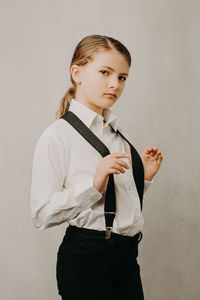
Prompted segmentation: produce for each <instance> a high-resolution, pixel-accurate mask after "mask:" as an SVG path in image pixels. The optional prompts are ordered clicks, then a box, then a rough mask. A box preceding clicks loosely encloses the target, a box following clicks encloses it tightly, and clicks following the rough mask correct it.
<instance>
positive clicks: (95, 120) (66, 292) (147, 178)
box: [31, 35, 163, 300]
mask: <svg viewBox="0 0 200 300" xmlns="http://www.w3.org/2000/svg"><path fill="white" fill-rule="evenodd" d="M130 66H131V56H130V53H129V51H128V50H127V48H126V47H125V46H124V45H123V44H122V43H121V42H119V41H118V40H116V39H113V38H111V37H108V36H102V35H90V36H86V37H85V38H83V39H82V40H81V41H80V42H79V44H78V45H77V47H76V49H75V51H74V54H73V57H72V61H71V65H70V73H71V82H72V84H73V86H72V87H71V88H69V89H68V91H67V92H66V94H65V95H64V97H63V99H62V100H61V103H60V107H59V110H58V111H57V114H56V120H55V121H54V122H53V123H52V124H50V125H49V126H48V128H46V129H45V130H44V132H43V134H42V135H41V136H40V138H39V140H38V142H37V145H36V147H35V152H34V158H33V166H32V184H31V214H32V219H33V223H34V225H35V226H36V228H38V229H40V230H44V229H46V228H49V227H52V226H56V225H59V224H61V223H63V222H65V223H66V225H67V228H66V232H65V235H64V237H63V240H62V243H61V244H60V247H59V249H58V253H57V265H56V279H57V286H58V293H59V295H61V297H62V300H66V299H70V300H71V299H73V300H78V299H88V300H94V299H95V300H100V299H103V300H108V299H109V300H111V299H113V300H118V299H133V300H134V299H135V300H136V299H138V300H142V299H144V294H143V289H142V283H141V278H140V266H139V264H138V262H137V256H138V243H139V241H140V240H141V238H142V233H141V230H142V227H143V223H144V220H143V216H142V213H141V209H142V198H143V193H144V192H145V191H146V190H147V188H148V186H149V185H150V184H151V182H152V180H153V177H154V176H155V174H156V173H157V171H158V170H159V168H160V165H161V162H162V159H163V157H162V154H161V152H160V151H159V149H158V148H157V147H147V148H146V149H145V150H144V152H143V153H142V154H141V156H140V155H139V154H138V153H137V151H136V150H135V148H134V147H133V145H132V144H131V143H130V142H129V141H128V139H127V134H126V133H123V131H122V129H121V128H120V126H119V121H118V119H117V117H116V115H115V114H114V113H113V112H112V110H111V109H110V108H111V107H112V106H113V104H115V102H116V101H117V100H118V99H119V97H120V95H121V93H122V92H123V89H124V86H125V81H126V79H127V77H128V73H129V69H130Z"/></svg>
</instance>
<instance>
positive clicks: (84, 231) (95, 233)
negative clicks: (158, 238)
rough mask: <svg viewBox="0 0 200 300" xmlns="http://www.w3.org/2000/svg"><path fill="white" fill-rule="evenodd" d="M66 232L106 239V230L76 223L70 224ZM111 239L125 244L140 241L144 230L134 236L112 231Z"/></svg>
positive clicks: (93, 238) (72, 234) (75, 235)
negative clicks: (75, 224) (85, 226)
mask: <svg viewBox="0 0 200 300" xmlns="http://www.w3.org/2000/svg"><path fill="white" fill-rule="evenodd" d="M66 234H70V236H73V237H80V238H81V237H83V238H86V239H91V240H96V241H101V240H102V241H103V240H105V230H103V231H100V230H95V229H89V228H84V227H78V226H74V225H71V224H70V225H69V226H68V227H67V229H66ZM110 238H111V239H113V240H118V241H120V242H122V243H124V244H129V243H130V244H132V243H134V242H136V243H139V242H140V241H141V239H142V232H138V233H137V234H136V235H134V236H126V235H121V234H118V233H115V232H111V236H110Z"/></svg>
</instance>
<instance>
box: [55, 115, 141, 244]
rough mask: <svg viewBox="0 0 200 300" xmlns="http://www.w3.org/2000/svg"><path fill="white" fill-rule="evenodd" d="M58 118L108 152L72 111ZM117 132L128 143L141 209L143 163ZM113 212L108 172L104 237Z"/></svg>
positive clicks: (111, 184)
mask: <svg viewBox="0 0 200 300" xmlns="http://www.w3.org/2000/svg"><path fill="white" fill-rule="evenodd" d="M60 118H63V119H64V120H65V121H67V122H68V123H69V124H71V126H73V127H74V128H75V129H76V130H77V131H78V132H79V133H80V134H81V135H82V136H83V137H84V138H85V139H86V140H87V141H88V142H89V143H90V144H91V145H92V146H93V147H94V148H95V149H96V150H97V151H98V152H99V153H100V154H101V155H102V156H103V157H104V156H106V155H108V154H110V151H109V149H108V148H107V147H106V145H105V144H104V143H103V142H102V141H101V140H100V139H99V138H98V137H97V136H96V135H95V134H94V133H93V132H92V131H91V130H90V129H89V128H88V127H87V126H86V125H85V123H83V122H82V121H81V120H80V119H79V118H78V116H77V115H76V114H74V113H73V112H72V111H67V112H66V113H65V114H64V115H63V116H61V117H60ZM111 128H112V126H111ZM112 129H113V128H112ZM113 131H114V129H113ZM117 133H118V134H120V135H121V136H122V137H123V138H124V139H125V140H126V141H127V142H128V143H129V145H130V147H131V156H132V168H133V176H134V180H135V184H136V188H137V191H138V195H139V198H140V205H141V209H142V200H143V191H144V168H143V163H142V160H141V158H140V155H139V154H138V152H137V151H136V149H135V148H134V147H133V145H132V144H131V143H130V142H129V141H128V140H127V139H126V138H125V137H124V136H123V135H122V133H120V132H119V130H117ZM115 212H116V197H115V188H114V177H113V174H110V175H109V181H108V185H107V189H106V194H105V202H104V215H105V224H106V226H105V227H106V236H105V238H106V239H109V238H110V234H111V230H112V225H113V221H114V217H115Z"/></svg>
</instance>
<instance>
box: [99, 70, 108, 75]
mask: <svg viewBox="0 0 200 300" xmlns="http://www.w3.org/2000/svg"><path fill="white" fill-rule="evenodd" d="M100 72H107V73H108V71H106V70H102V71H100ZM102 74H103V73H102Z"/></svg>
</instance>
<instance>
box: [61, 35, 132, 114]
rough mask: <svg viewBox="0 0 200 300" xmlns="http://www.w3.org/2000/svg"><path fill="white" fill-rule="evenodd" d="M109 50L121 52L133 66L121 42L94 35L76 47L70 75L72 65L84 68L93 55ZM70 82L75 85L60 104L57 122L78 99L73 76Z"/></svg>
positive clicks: (84, 39) (87, 37) (85, 38)
mask: <svg viewBox="0 0 200 300" xmlns="http://www.w3.org/2000/svg"><path fill="white" fill-rule="evenodd" d="M108 50H117V51H119V52H120V53H121V54H122V55H123V56H124V58H125V59H126V61H127V63H128V65H129V67H130V66H131V55H130V53H129V51H128V49H127V48H126V47H125V46H124V45H123V44H122V43H121V42H120V41H118V40H116V39H114V38H112V37H108V36H105V35H99V34H93V35H88V36H86V37H84V38H83V39H82V40H81V41H80V42H79V43H78V45H77V46H76V48H75V50H74V53H73V56H72V60H71V64H70V74H71V67H72V65H74V64H76V65H78V66H83V65H85V64H87V63H88V62H89V61H92V59H93V54H95V53H96V52H100V51H108ZM70 80H71V82H72V84H73V85H72V86H71V87H70V88H69V89H68V90H67V91H66V93H65V95H64V96H63V97H62V99H61V100H60V102H59V108H58V110H57V112H56V120H57V119H59V118H60V117H61V116H63V115H64V114H65V113H66V112H67V111H68V109H69V106H70V102H71V99H72V98H75V97H76V82H75V81H74V80H73V78H72V75H70Z"/></svg>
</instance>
